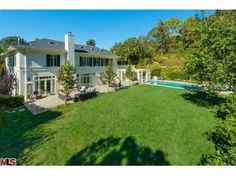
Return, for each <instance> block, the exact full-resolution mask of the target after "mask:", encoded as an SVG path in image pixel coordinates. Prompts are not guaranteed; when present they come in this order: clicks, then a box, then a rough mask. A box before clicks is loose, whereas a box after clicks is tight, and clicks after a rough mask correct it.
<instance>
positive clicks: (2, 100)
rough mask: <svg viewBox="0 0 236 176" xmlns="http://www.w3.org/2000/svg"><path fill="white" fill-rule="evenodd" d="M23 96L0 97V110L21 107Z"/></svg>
mask: <svg viewBox="0 0 236 176" xmlns="http://www.w3.org/2000/svg"><path fill="white" fill-rule="evenodd" d="M23 103H24V96H5V95H0V109H9V108H15V107H18V106H21V105H23Z"/></svg>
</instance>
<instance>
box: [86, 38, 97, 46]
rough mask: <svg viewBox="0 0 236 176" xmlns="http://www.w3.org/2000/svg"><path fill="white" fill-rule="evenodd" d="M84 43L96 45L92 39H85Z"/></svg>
mask: <svg viewBox="0 0 236 176" xmlns="http://www.w3.org/2000/svg"><path fill="white" fill-rule="evenodd" d="M86 45H88V46H96V42H95V40H93V39H89V40H87V42H86Z"/></svg>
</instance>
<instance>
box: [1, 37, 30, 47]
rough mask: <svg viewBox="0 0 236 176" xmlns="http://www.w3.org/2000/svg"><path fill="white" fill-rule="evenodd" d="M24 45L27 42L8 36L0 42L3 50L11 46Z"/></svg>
mask: <svg viewBox="0 0 236 176" xmlns="http://www.w3.org/2000/svg"><path fill="white" fill-rule="evenodd" d="M18 43H19V44H26V43H27V42H26V41H25V40H24V39H23V38H21V37H17V36H8V37H5V38H3V39H1V40H0V45H1V46H2V48H3V49H7V48H8V47H9V46H11V45H17V44H18Z"/></svg>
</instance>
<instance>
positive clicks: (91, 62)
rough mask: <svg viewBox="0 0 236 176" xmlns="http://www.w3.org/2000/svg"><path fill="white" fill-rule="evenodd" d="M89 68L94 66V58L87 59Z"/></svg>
mask: <svg viewBox="0 0 236 176" xmlns="http://www.w3.org/2000/svg"><path fill="white" fill-rule="evenodd" d="M87 66H93V60H92V58H88V59H87Z"/></svg>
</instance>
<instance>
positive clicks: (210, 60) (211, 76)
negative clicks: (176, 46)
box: [186, 15, 236, 91]
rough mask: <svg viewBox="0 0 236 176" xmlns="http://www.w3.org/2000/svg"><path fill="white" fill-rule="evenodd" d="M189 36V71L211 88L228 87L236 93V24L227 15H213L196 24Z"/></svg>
mask: <svg viewBox="0 0 236 176" xmlns="http://www.w3.org/2000/svg"><path fill="white" fill-rule="evenodd" d="M190 29H191V30H189V31H188V33H189V34H188V35H189V36H191V37H192V39H194V40H193V41H192V43H190V45H189V49H188V51H189V55H188V57H187V60H186V71H187V73H188V74H189V75H190V76H191V77H192V79H194V80H196V81H198V82H199V83H204V82H205V83H207V84H208V85H209V88H216V87H219V88H220V87H222V86H226V87H228V88H229V90H233V91H236V58H235V55H236V36H235V31H236V21H235V20H234V18H233V17H232V18H230V17H229V16H228V15H227V16H220V17H219V16H217V15H213V16H210V17H208V18H203V19H201V20H199V19H198V20H197V21H195V23H193V26H191V27H190Z"/></svg>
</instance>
